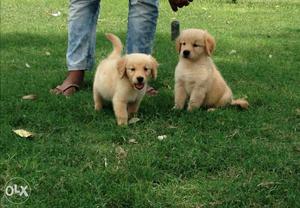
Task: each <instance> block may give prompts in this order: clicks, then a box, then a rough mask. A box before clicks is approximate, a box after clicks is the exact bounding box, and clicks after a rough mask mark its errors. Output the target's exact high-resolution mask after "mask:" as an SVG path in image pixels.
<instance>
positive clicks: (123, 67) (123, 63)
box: [117, 58, 126, 78]
mask: <svg viewBox="0 0 300 208" xmlns="http://www.w3.org/2000/svg"><path fill="white" fill-rule="evenodd" d="M117 69H118V71H119V74H120V78H123V77H124V76H125V72H126V58H121V59H120V60H119V61H118V63H117Z"/></svg>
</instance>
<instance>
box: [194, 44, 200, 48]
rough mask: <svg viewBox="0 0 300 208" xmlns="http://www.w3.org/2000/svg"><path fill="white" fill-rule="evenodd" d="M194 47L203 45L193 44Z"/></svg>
mask: <svg viewBox="0 0 300 208" xmlns="http://www.w3.org/2000/svg"><path fill="white" fill-rule="evenodd" d="M193 47H195V48H196V47H201V45H198V44H193Z"/></svg>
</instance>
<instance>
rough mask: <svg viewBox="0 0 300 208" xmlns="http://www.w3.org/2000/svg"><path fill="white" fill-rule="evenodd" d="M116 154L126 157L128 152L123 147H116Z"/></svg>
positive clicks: (122, 157)
mask: <svg viewBox="0 0 300 208" xmlns="http://www.w3.org/2000/svg"><path fill="white" fill-rule="evenodd" d="M115 150H116V154H117V157H118V158H119V159H125V158H126V157H127V152H126V151H125V150H124V149H123V148H122V147H121V146H118V147H116V149H115Z"/></svg>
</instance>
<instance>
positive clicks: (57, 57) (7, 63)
mask: <svg viewBox="0 0 300 208" xmlns="http://www.w3.org/2000/svg"><path fill="white" fill-rule="evenodd" d="M111 2H112V1H109V0H107V1H103V2H102V4H103V5H102V14H101V20H100V22H99V24H98V32H97V62H98V61H99V60H101V59H102V58H104V57H105V56H106V55H107V54H108V53H109V51H110V50H111V44H110V43H109V42H108V41H107V40H106V39H105V37H104V33H106V32H113V33H115V34H117V35H118V36H120V37H121V38H122V40H123V41H124V40H125V34H126V18H127V3H128V1H127V0H123V1H118V6H115V4H116V3H111ZM230 2H231V1H230V0H222V1H221V0H219V1H217V0H215V1H212V0H211V1H209V0H206V1H204V0H202V1H200V0H195V1H194V2H193V3H192V4H191V6H189V7H187V8H184V9H182V10H180V11H179V12H178V13H176V14H174V13H172V12H171V10H170V8H169V6H168V5H167V1H163V0H161V5H160V17H159V22H158V27H157V35H156V42H155V48H154V54H153V55H154V56H155V57H156V58H157V59H158V61H159V62H160V67H159V76H158V79H157V81H154V82H152V84H153V85H154V86H155V87H157V88H159V91H160V92H159V95H158V96H156V97H146V98H145V99H144V101H143V103H142V105H141V109H140V112H139V115H138V116H139V118H141V121H140V122H138V123H136V124H134V125H131V126H129V127H127V128H121V127H117V126H116V121H115V118H114V115H113V112H112V109H111V108H106V109H104V110H103V111H102V112H100V113H96V112H95V111H94V110H93V100H92V93H91V84H92V79H93V74H94V71H92V72H90V73H88V74H87V79H86V82H87V86H86V87H85V88H84V89H83V90H81V91H80V92H79V93H78V94H76V95H74V96H73V97H71V98H69V99H66V98H64V97H61V96H53V95H50V94H49V89H50V88H52V87H54V86H56V85H57V84H59V82H60V81H61V80H62V79H63V78H64V76H65V74H66V67H65V51H66V41H67V28H66V26H67V12H68V5H67V1H35V0H26V1H25V0H24V1H17V0H3V1H1V116H0V121H1V136H0V188H1V192H0V197H2V195H3V188H4V184H5V183H6V181H8V180H9V179H10V178H12V177H22V178H24V179H26V180H27V181H28V182H29V184H30V186H31V188H32V192H31V195H30V198H29V200H28V201H27V202H26V203H24V204H22V205H20V206H19V207H38V208H40V207H178V208H182V207H193V208H196V207H230V208H231V207H300V141H299V138H300V137H299V136H300V135H299V123H300V122H299V117H300V112H299V111H300V91H299V86H300V85H299V83H300V82H299V80H300V70H299V68H300V55H299V51H300V44H299V37H300V2H299V1H298V0H272V1H271V0H255V1H250V0H240V1H238V3H237V4H232V3H230ZM125 8H126V9H125ZM57 10H59V11H61V12H62V15H61V16H60V17H52V16H50V15H49V13H51V12H54V11H57ZM174 18H176V19H178V20H180V22H181V28H190V27H196V28H205V29H207V30H208V31H209V32H210V33H211V34H212V35H213V36H214V37H215V39H216V41H217V49H216V51H215V53H214V60H215V63H216V64H217V66H218V67H219V68H220V71H221V72H222V74H223V76H224V77H225V79H226V80H227V82H228V83H229V85H230V86H231V88H232V90H233V92H234V94H235V95H236V97H244V96H247V97H248V100H249V102H250V104H251V108H250V109H249V110H248V111H239V110H237V109H235V108H226V109H219V110H216V111H214V112H207V111H206V110H198V111H195V112H193V113H187V112H186V111H182V112H176V111H172V110H171V108H172V106H173V93H172V88H173V85H174V81H173V76H174V68H175V65H176V63H177V54H176V52H175V48H174V43H173V42H171V41H170V31H169V28H170V22H171V21H172V19H174ZM231 50H236V51H237V53H236V54H233V55H229V52H230V51H231ZM46 52H50V54H51V55H50V56H48V55H46ZM269 55H272V58H269ZM26 63H28V64H29V65H30V66H31V67H30V68H27V67H25V64H26ZM26 94H36V95H37V96H38V99H37V100H35V101H28V100H27V101H26V100H22V99H21V97H22V96H23V95H26ZM18 128H23V129H26V130H29V131H32V132H35V133H36V136H35V137H34V138H33V139H32V140H27V139H22V138H19V137H18V136H16V135H15V134H14V133H13V132H12V129H18ZM159 135H167V138H166V139H165V140H163V141H159V140H158V139H157V136H159ZM129 139H135V140H136V141H137V142H138V144H130V143H129V142H128V141H129ZM118 146H121V147H122V148H123V149H124V150H125V151H126V152H127V153H128V154H127V157H126V158H125V159H119V158H118V157H117V155H116V152H115V149H116V147H118ZM105 158H106V160H107V167H105V162H104V160H105ZM6 206H7V207H16V205H14V204H11V203H9V202H8V201H7V200H6V199H4V198H2V200H1V204H0V207H6Z"/></svg>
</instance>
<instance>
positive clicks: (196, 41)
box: [174, 29, 249, 111]
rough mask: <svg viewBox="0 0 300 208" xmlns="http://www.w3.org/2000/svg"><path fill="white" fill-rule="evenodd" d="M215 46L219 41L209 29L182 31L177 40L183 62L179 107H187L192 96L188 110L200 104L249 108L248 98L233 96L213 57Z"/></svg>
mask: <svg viewBox="0 0 300 208" xmlns="http://www.w3.org/2000/svg"><path fill="white" fill-rule="evenodd" d="M214 48H215V40H214V38H213V37H212V36H211V35H210V34H209V33H208V32H207V31H204V30H200V29H187V30H184V31H182V32H181V33H180V35H179V37H178V38H177V40H176V50H177V51H178V53H179V62H178V64H177V66H176V69H175V88H174V91H175V106H174V108H175V109H183V108H184V105H185V102H186V99H187V98H188V97H189V101H188V108H187V109H188V111H192V110H194V109H197V108H199V107H200V106H205V107H223V106H226V105H238V106H240V107H241V108H244V109H246V108H248V105H249V104H248V102H247V101H246V100H243V99H237V100H234V99H233V97H232V92H231V89H230V88H229V86H228V85H227V83H226V81H225V80H224V79H223V77H222V75H221V74H220V72H219V71H218V69H217V67H216V66H215V64H214V62H213V60H212V58H211V55H212V52H213V50H214Z"/></svg>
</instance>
